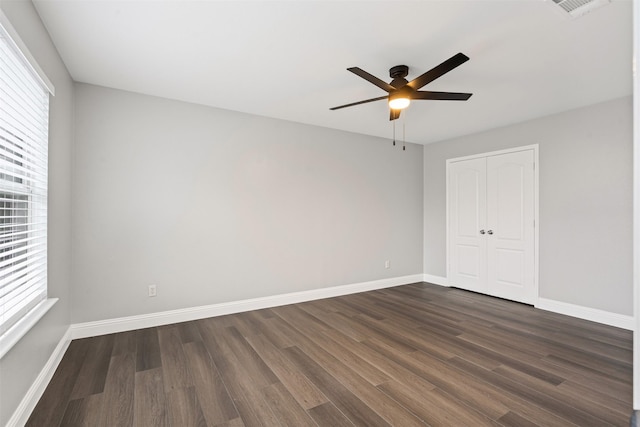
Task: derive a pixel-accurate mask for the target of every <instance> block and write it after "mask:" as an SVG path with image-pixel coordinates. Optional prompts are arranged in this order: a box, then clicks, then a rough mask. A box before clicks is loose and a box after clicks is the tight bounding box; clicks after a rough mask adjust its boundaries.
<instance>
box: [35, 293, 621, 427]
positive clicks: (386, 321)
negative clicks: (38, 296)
mask: <svg viewBox="0 0 640 427" xmlns="http://www.w3.org/2000/svg"><path fill="white" fill-rule="evenodd" d="M631 347H632V334H631V332H629V331H625V330H621V329H616V328H613V327H608V326H603V325H600V324H596V323H591V322H587V321H582V320H579V319H574V318H570V317H565V316H561V315H557V314H553V313H549V312H545V311H541V310H535V309H533V308H531V307H529V306H526V305H521V304H517V303H512V302H507V301H503V300H499V299H494V298H491V297H487V296H483V295H477V294H473V293H470V292H465V291H462V290H458V289H453V288H443V287H438V286H433V285H429V284H425V283H417V284H412V285H406V286H400V287H396V288H390V289H386V290H380V291H373V292H367V293H363V294H357V295H349V296H344V297H339V298H331V299H325V300H320V301H314V302H308V303H303V304H296V305H289V306H284V307H278V308H272V309H266V310H259V311H252V312H247V313H242V314H236V315H230V316H222V317H216V318H211V319H205V320H200V321H194V322H187V323H181V324H175V325H169V326H162V327H157V328H150V329H143V330H138V331H131V332H124V333H119V334H112V335H106V336H100V337H94V338H87V339H82V340H75V341H73V342H72V343H71V345H70V346H69V349H68V350H67V353H66V354H65V356H64V358H63V360H62V362H61V363H60V366H59V368H58V370H57V371H56V373H55V375H54V377H53V380H52V381H51V383H50V384H49V386H48V388H47V390H46V392H45V393H44V395H43V397H42V399H41V400H40V402H39V403H38V405H37V407H36V409H35V411H34V412H33V414H32V415H31V418H30V419H29V423H28V425H29V426H38V427H41V426H58V425H64V426H75V425H87V426H92V427H99V426H105V427H111V426H133V425H135V426H145V427H152V426H179V427H188V426H210V427H212V426H242V425H245V426H254V425H255V426H257V425H264V426H279V425H290V426H315V425H319V426H351V425H361V426H386V425H394V426H414V425H432V426H488V425H491V426H497V425H504V426H518V427H527V426H536V425H538V426H567V425H569V426H573V425H576V426H581V427H585V426H598V427H602V426H609V425H615V426H626V425H628V419H629V416H630V414H631V410H632V403H631V394H632V378H631V377H632V360H631V359H632V354H631Z"/></svg>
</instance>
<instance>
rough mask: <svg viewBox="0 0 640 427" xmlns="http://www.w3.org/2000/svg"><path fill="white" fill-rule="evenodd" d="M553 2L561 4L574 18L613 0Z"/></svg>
mask: <svg viewBox="0 0 640 427" xmlns="http://www.w3.org/2000/svg"><path fill="white" fill-rule="evenodd" d="M553 2H554V3H555V4H556V5H558V6H560V8H562V10H564V11H565V12H566V13H568V14H569V15H570V16H571V17H572V18H577V17H578V16H582V15H584V14H585V13H589V12H591V11H592V10H594V9H597V8H599V7H602V6H605V5H607V4H609V3H610V2H611V0H553Z"/></svg>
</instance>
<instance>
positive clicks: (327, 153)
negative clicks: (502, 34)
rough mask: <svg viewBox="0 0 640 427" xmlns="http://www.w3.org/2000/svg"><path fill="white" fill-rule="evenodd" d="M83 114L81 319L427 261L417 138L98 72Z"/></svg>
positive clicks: (78, 173) (376, 274)
mask: <svg viewBox="0 0 640 427" xmlns="http://www.w3.org/2000/svg"><path fill="white" fill-rule="evenodd" d="M76 124H77V125H76V139H75V141H76V150H75V163H74V164H75V167H74V171H73V173H74V181H73V182H74V187H73V194H74V201H73V212H74V237H73V255H74V271H73V283H74V289H73V315H72V318H73V322H74V323H78V322H86V321H92V320H99V319H109V318H116V317H121V316H129V315H137V314H143V313H150V312H158V311H163V310H170V309H179V308H183V307H192V306H199V305H206V304H214V303H222V302H227V301H236V300H242V299H246V298H255V297H262V296H270V295H278V294H283V293H288V292H296V291H304V290H310V289H316V288H322V287H328V286H336V285H343V284H351V283H359V282H364V281H370V280H377V279H383V278H387V277H397V276H404V275H409V274H420V273H422V258H423V257H422V236H423V229H422V221H423V218H422V205H423V202H422V195H423V176H422V150H423V147H422V146H420V145H413V144H411V145H408V147H407V151H404V152H403V151H402V150H401V149H400V148H399V147H393V146H392V145H391V142H390V141H389V140H384V139H380V138H373V137H369V136H363V135H357V134H351V133H346V132H341V131H336V130H330V129H325V128H319V127H313V126H308V125H301V124H296V123H291V122H285V121H281V120H274V119H268V118H263V117H258V116H252V115H247V114H241V113H236V112H231V111H225V110H219V109H215V108H210V107H204V106H198V105H194V104H188V103H183V102H178V101H171V100H167V99H161V98H154V97H150V96H144V95H139V94H134V93H129V92H123V91H118V90H113V89H107V88H102V87H97V86H92V85H86V84H77V85H76ZM385 260H390V261H391V268H390V269H388V270H387V269H385V268H384V262H385ZM149 284H156V285H157V289H158V296H157V297H155V298H149V297H148V296H147V285H149Z"/></svg>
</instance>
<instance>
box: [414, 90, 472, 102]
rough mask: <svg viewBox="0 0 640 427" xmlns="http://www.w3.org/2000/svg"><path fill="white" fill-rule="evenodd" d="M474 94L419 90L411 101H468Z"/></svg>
mask: <svg viewBox="0 0 640 427" xmlns="http://www.w3.org/2000/svg"><path fill="white" fill-rule="evenodd" d="M471 95H473V94H472V93H460V92H430V91H426V90H419V91H417V92H414V93H413V94H412V95H411V99H439V100H444V101H466V100H467V99H469V98H471Z"/></svg>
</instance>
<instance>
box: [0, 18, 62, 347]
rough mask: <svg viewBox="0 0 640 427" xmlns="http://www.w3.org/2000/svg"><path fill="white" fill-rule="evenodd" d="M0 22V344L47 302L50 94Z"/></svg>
mask: <svg viewBox="0 0 640 427" xmlns="http://www.w3.org/2000/svg"><path fill="white" fill-rule="evenodd" d="M0 18H1V19H0V340H2V339H4V338H5V337H6V336H7V335H9V334H10V333H11V331H12V328H13V329H15V328H17V327H18V326H19V325H18V324H19V323H20V321H21V320H22V319H25V318H26V317H29V315H30V313H32V312H33V310H34V309H36V308H37V307H38V306H39V305H41V303H42V302H43V301H45V300H46V299H47V178H48V172H47V164H48V161H47V156H48V139H49V93H50V92H51V93H52V90H50V87H51V86H50V83H49V82H48V80H46V77H45V78H44V79H43V77H42V72H41V70H40V69H39V68H38V67H37V65H34V64H35V62H33V60H32V59H31V56H30V55H29V54H28V52H26V50H25V49H20V48H19V47H18V46H20V47H22V46H23V45H22V42H20V41H19V39H17V37H16V36H15V30H13V28H11V27H10V25H9V24H8V22H6V18H5V17H4V15H1V16H0ZM12 36H13V37H12ZM36 320H37V319H36ZM25 332H26V331H25ZM22 334H24V332H23V333H22ZM20 336H21V335H20ZM17 339H19V337H18V338H17ZM3 347H6V345H5V343H3ZM0 350H2V349H0ZM5 351H6V350H5ZM2 354H4V351H0V357H1V356H2Z"/></svg>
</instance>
